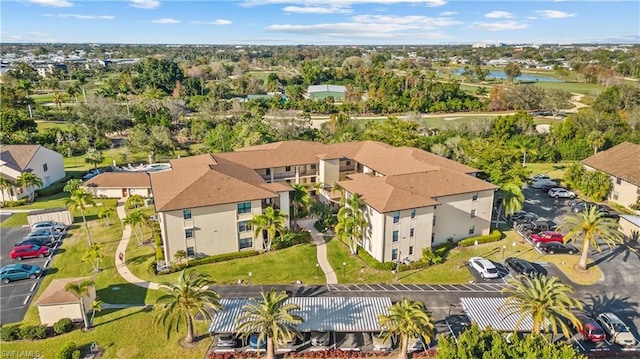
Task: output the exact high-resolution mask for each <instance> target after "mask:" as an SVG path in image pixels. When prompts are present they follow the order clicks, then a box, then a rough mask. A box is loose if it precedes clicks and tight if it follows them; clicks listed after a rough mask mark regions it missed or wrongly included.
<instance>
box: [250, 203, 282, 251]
mask: <svg viewBox="0 0 640 359" xmlns="http://www.w3.org/2000/svg"><path fill="white" fill-rule="evenodd" d="M286 220H287V216H286V215H285V214H284V213H282V212H281V211H280V210H279V209H273V207H267V208H266V209H265V211H264V214H256V215H254V216H253V218H252V219H250V220H249V224H250V225H251V226H252V227H253V236H254V237H255V238H259V235H260V234H262V232H263V231H266V232H267V239H266V241H265V242H264V250H265V251H267V252H269V251H270V250H271V243H272V242H273V238H275V236H276V234H280V235H281V234H282V231H284V229H285V223H286Z"/></svg>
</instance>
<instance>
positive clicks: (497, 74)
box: [455, 69, 564, 82]
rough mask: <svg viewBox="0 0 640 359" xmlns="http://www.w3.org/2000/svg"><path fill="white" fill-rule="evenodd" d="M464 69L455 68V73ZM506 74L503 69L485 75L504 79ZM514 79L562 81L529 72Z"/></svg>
mask: <svg viewBox="0 0 640 359" xmlns="http://www.w3.org/2000/svg"><path fill="white" fill-rule="evenodd" d="M462 72H464V69H457V70H456V72H455V73H456V75H462ZM506 78H507V75H506V74H505V73H504V71H493V70H492V71H489V75H487V79H506ZM516 80H518V81H522V82H564V81H562V80H560V79H557V78H554V77H548V76H538V75H530V74H522V75H520V76H518V77H516Z"/></svg>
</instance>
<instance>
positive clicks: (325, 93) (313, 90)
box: [307, 85, 347, 101]
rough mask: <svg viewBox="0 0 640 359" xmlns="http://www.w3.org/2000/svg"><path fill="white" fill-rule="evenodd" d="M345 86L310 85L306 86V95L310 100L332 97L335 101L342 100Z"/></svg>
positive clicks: (345, 90)
mask: <svg viewBox="0 0 640 359" xmlns="http://www.w3.org/2000/svg"><path fill="white" fill-rule="evenodd" d="M346 93H347V88H346V87H344V86H339V85H311V86H309V87H308V88H307V96H308V97H309V98H310V99H312V100H324V99H325V98H327V97H333V99H334V100H335V101H343V100H344V98H345V96H346Z"/></svg>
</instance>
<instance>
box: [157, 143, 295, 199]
mask: <svg viewBox="0 0 640 359" xmlns="http://www.w3.org/2000/svg"><path fill="white" fill-rule="evenodd" d="M171 167H172V169H171V170H169V171H164V172H156V173H151V184H152V186H153V196H154V202H155V206H156V210H157V211H171V210H178V209H184V208H194V207H204V206H214V205H219V204H225V203H236V202H242V201H250V200H257V199H266V198H274V197H278V194H277V193H276V191H274V190H273V189H271V187H272V188H274V189H275V188H283V187H282V185H276V186H267V187H265V182H264V180H263V179H262V178H261V177H260V176H259V175H258V174H257V173H256V172H255V171H253V170H252V169H250V168H247V167H244V166H241V165H238V164H237V163H234V162H231V161H228V160H226V159H224V158H219V157H218V155H208V154H207V155H199V156H193V157H186V158H181V159H175V160H171ZM284 186H286V185H284ZM287 187H288V186H287Z"/></svg>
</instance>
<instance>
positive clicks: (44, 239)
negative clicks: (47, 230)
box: [13, 237, 53, 247]
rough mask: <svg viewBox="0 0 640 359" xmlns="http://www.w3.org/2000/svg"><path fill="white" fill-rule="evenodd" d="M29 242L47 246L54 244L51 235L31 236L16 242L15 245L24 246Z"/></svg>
mask: <svg viewBox="0 0 640 359" xmlns="http://www.w3.org/2000/svg"><path fill="white" fill-rule="evenodd" d="M27 244H37V245H39V246H47V247H52V246H53V242H52V241H51V238H50V237H31V238H27V239H23V240H21V241H20V242H18V243H16V244H14V245H13V246H14V247H17V246H24V245H27Z"/></svg>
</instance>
